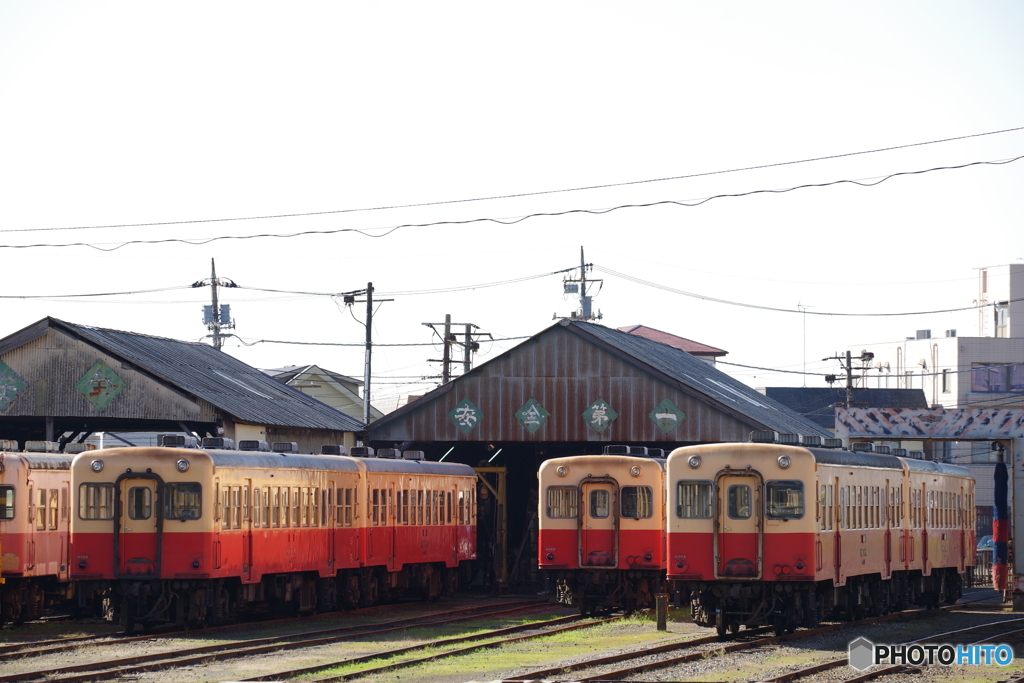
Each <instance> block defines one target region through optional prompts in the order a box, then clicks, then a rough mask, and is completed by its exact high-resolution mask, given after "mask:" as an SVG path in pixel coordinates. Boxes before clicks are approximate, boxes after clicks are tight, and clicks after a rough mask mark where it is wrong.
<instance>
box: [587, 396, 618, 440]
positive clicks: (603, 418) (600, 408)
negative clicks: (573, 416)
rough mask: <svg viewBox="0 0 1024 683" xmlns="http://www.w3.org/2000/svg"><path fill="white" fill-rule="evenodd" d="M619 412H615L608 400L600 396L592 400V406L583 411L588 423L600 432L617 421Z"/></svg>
mask: <svg viewBox="0 0 1024 683" xmlns="http://www.w3.org/2000/svg"><path fill="white" fill-rule="evenodd" d="M618 416H619V414H618V413H617V412H615V409H613V408H612V407H611V406H610V405H608V402H607V401H605V400H604V399H603V398H601V397H600V396H598V397H597V399H596V400H594V401H591V402H590V406H589V407H588V408H587V409H586V410H584V411H583V419H584V420H585V421H586V423H587V424H588V425H590V426H591V427H593V428H594V429H596V430H597V431H599V432H603V431H604V430H606V429H608V425H610V424H611V423H612V422H614V421H615V418H617V417H618Z"/></svg>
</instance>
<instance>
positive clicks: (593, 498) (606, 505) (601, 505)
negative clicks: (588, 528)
mask: <svg viewBox="0 0 1024 683" xmlns="http://www.w3.org/2000/svg"><path fill="white" fill-rule="evenodd" d="M610 513H611V496H610V495H608V491H605V490H604V489H595V490H593V491H591V492H590V516H591V517H593V518H594V519H604V518H606V517H607V516H608V515H609V514H610Z"/></svg>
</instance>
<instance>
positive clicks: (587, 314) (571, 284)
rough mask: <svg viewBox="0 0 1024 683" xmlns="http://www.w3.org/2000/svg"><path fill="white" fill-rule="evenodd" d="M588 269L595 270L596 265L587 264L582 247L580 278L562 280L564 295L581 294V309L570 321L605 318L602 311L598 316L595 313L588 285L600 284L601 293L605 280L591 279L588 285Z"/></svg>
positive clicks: (556, 316) (556, 317) (555, 317)
mask: <svg viewBox="0 0 1024 683" xmlns="http://www.w3.org/2000/svg"><path fill="white" fill-rule="evenodd" d="M588 269H589V270H593V269H594V264H593V263H587V262H586V260H585V259H584V258H583V247H580V276H579V277H578V278H575V277H568V276H567V277H566V278H565V279H564V280H562V292H563V293H564V294H579V297H580V309H579V310H578V311H575V312H574V313H572V314H571V315H569V317H568V320H587V321H591V320H600V319H601V318H603V317H604V316H603V315H602V314H601V311H598V312H597V313H596V314H595V313H594V312H593V306H592V303H593V299H594V297H593V296H591V295H590V294H588V293H587V285H588V284H589V285H590V286H591V287H592V286H593V285H594V283H600V287H598V289H597V291H598V292H600V291H601V289H602V288H603V287H604V280H594V279H591V280H590V282H589V283H588V282H587V270H588ZM553 318H554V319H558V318H562V319H563V320H564V319H566V318H565V316H559V315H558V314H557V313H556V314H555V315H554V316H553Z"/></svg>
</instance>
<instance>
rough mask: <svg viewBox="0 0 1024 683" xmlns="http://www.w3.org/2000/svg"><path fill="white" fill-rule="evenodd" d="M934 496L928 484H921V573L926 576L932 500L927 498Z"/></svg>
mask: <svg viewBox="0 0 1024 683" xmlns="http://www.w3.org/2000/svg"><path fill="white" fill-rule="evenodd" d="M929 496H931V497H932V498H934V497H935V493H934V492H932V491H929V490H928V484H927V483H922V484H921V512H920V514H921V573H922V574H924V575H925V576H928V575H929V574H930V573H931V569H929V567H928V528H929V527H930V526H931V522H932V520H931V519H929V515H930V514H931V511H932V501H931V500H930V499H929Z"/></svg>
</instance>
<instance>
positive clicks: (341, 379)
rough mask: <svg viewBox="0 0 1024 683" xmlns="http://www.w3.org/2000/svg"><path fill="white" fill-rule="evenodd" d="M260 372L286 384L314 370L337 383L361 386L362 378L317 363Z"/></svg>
mask: <svg viewBox="0 0 1024 683" xmlns="http://www.w3.org/2000/svg"><path fill="white" fill-rule="evenodd" d="M261 372H263V373H265V374H268V375H270V376H271V377H273V378H274V379H276V380H278V381H280V382H284V383H286V384H287V383H288V382H291V381H292V380H293V379H295V378H296V377H298V376H299V375H302V374H305V373H307V372H316V373H317V374H323V375H326V376H328V377H330V378H331V379H332V380H334V381H335V382H338V383H339V384H355V385H358V386H363V380H361V379H356V378H355V377H349V376H348V375H342V374H341V373H338V372H332V371H330V370H328V369H326V368H322V367H320V366H319V365H286V366H284V367H283V368H269V369H266V370H261Z"/></svg>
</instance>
